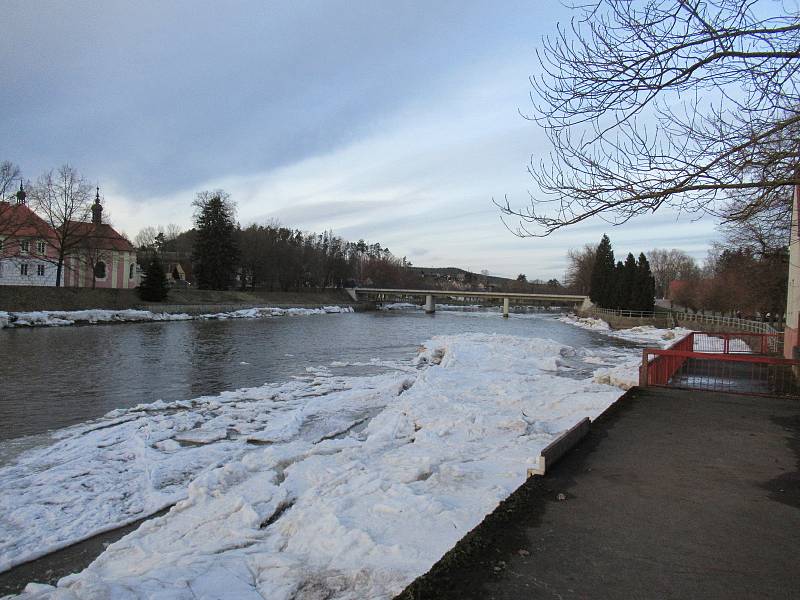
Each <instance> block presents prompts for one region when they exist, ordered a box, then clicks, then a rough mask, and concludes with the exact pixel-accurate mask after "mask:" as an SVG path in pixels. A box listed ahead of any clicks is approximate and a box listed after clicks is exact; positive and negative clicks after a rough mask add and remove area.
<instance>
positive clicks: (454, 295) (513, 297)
mask: <svg viewBox="0 0 800 600" xmlns="http://www.w3.org/2000/svg"><path fill="white" fill-rule="evenodd" d="M347 293H348V294H350V297H351V298H352V299H353V300H354V301H356V302H362V301H365V300H366V301H370V302H377V303H381V302H405V301H408V300H411V299H414V298H425V312H426V313H429V314H431V313H434V312H436V298H449V299H451V300H456V301H459V302H476V303H477V302H485V301H487V300H502V301H503V316H504V317H506V318H508V310H509V305H510V304H511V302H512V301H513V302H514V304H524V305H548V306H550V305H554V304H555V305H557V306H574V307H578V306H583V307H588V306H589V304H590V302H589V296H579V295H575V294H523V293H516V292H471V291H465V290H404V289H388V288H347Z"/></svg>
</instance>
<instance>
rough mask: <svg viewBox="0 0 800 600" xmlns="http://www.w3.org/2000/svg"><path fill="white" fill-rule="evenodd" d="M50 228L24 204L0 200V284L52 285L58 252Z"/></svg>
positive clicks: (21, 196)
mask: <svg viewBox="0 0 800 600" xmlns="http://www.w3.org/2000/svg"><path fill="white" fill-rule="evenodd" d="M53 242H54V239H53V236H52V229H51V228H50V227H49V226H48V225H47V223H46V222H45V221H44V220H43V219H42V218H41V217H39V215H37V214H36V213H35V212H33V211H32V210H31V209H30V208H29V207H28V205H27V203H26V194H25V190H23V189H22V184H20V188H19V191H18V192H17V193H16V202H15V203H13V202H0V285H31V286H54V285H55V284H56V262H57V258H58V252H57V251H56V249H55V247H54V245H53Z"/></svg>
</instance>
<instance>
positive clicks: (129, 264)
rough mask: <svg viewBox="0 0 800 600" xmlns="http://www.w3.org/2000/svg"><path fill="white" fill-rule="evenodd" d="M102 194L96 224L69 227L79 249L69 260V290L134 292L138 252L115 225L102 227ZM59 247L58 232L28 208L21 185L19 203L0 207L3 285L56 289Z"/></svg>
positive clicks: (65, 274)
mask: <svg viewBox="0 0 800 600" xmlns="http://www.w3.org/2000/svg"><path fill="white" fill-rule="evenodd" d="M102 214H103V207H102V206H101V205H100V189H99V188H98V190H97V195H96V197H95V201H94V205H93V206H92V222H91V223H84V222H70V229H71V230H72V231H73V232H74V233H73V236H74V238H75V239H77V240H80V241H79V243H78V245H77V246H76V247H75V248H74V249H73V250H72V251H71V253H70V254H69V255H68V256H67V257H65V260H64V268H63V271H62V285H63V286H64V287H98V288H122V289H126V288H135V287H136V286H137V285H139V275H138V273H137V270H136V252H135V250H134V248H133V246H132V245H131V243H130V242H129V241H128V240H127V239H125V237H124V236H122V235H121V234H120V233H118V232H117V231H116V230H115V229H114V228H113V227H111V225H108V224H105V223H103V218H102ZM57 270H58V246H57V238H56V235H55V231H53V229H52V227H50V225H49V224H48V223H47V222H46V221H45V220H44V219H42V218H41V217H39V216H38V215H37V214H36V213H35V212H33V211H32V210H31V209H30V208H29V207H28V205H27V203H26V194H25V190H24V189H23V187H22V184H20V188H19V191H18V192H17V193H16V202H15V203H10V202H0V285H31V286H34V285H35V286H55V285H56V273H57Z"/></svg>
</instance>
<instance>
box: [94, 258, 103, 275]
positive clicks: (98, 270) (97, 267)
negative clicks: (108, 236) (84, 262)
mask: <svg viewBox="0 0 800 600" xmlns="http://www.w3.org/2000/svg"><path fill="white" fill-rule="evenodd" d="M94 277H95V279H105V278H106V263H104V262H103V261H102V260H101V261H98V262H97V264H96V265H95V266H94Z"/></svg>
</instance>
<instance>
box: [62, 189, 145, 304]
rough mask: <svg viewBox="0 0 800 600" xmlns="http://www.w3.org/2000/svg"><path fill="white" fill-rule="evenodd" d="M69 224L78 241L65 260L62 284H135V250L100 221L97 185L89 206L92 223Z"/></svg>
mask: <svg viewBox="0 0 800 600" xmlns="http://www.w3.org/2000/svg"><path fill="white" fill-rule="evenodd" d="M71 225H72V226H73V228H74V231H75V236H76V237H77V238H80V240H81V241H80V243H79V245H78V247H77V248H76V251H75V252H73V253H72V254H71V255H70V256H68V257H67V259H66V260H65V264H64V286H65V287H95V288H116V289H132V288H135V287H136V286H138V285H139V273H138V271H137V269H136V249H135V248H134V247H133V244H131V243H130V241H128V240H127V239H126V238H125V236H123V235H122V234H120V233H118V232H117V231H116V230H115V229H114V228H113V227H111V225H108V224H107V223H103V207H102V205H101V204H100V188H97V195H96V196H95V199H94V204H93V205H92V222H91V223H83V222H79V223H78V222H76V223H72V224H71Z"/></svg>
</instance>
